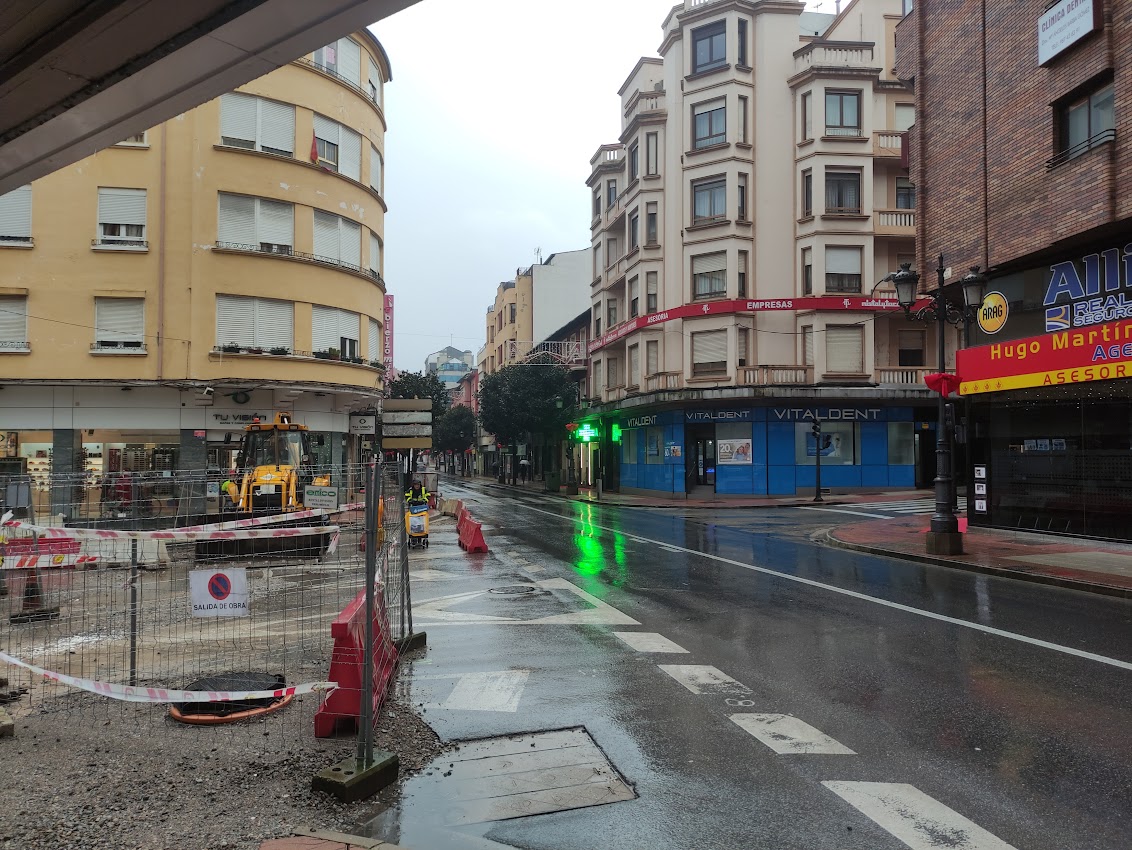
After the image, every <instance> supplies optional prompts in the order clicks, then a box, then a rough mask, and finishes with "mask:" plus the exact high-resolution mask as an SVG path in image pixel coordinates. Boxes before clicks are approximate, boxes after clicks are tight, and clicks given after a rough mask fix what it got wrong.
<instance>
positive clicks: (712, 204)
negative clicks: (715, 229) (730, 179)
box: [692, 178, 727, 224]
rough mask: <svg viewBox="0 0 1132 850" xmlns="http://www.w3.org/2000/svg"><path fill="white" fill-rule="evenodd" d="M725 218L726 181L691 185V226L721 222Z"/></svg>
mask: <svg viewBox="0 0 1132 850" xmlns="http://www.w3.org/2000/svg"><path fill="white" fill-rule="evenodd" d="M726 217H727V181H726V180H724V179H723V178H713V179H711V180H701V181H699V182H698V183H693V184H692V224H707V223H710V222H713V221H723V219H725V218H726Z"/></svg>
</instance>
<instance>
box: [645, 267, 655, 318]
mask: <svg viewBox="0 0 1132 850" xmlns="http://www.w3.org/2000/svg"><path fill="white" fill-rule="evenodd" d="M656 287H657V284H656V272H648V273H646V274H645V312H646V313H655V312H656V297H657V296H656Z"/></svg>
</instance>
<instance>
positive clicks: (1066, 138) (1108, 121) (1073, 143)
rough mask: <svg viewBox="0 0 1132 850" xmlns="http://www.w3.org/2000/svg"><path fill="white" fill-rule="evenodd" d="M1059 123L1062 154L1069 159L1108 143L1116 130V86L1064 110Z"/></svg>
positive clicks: (1109, 87)
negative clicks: (1114, 106)
mask: <svg viewBox="0 0 1132 850" xmlns="http://www.w3.org/2000/svg"><path fill="white" fill-rule="evenodd" d="M1059 119H1060V120H1059V124H1060V128H1059V129H1060V142H1061V152H1062V153H1064V154H1066V155H1067V156H1066V158H1072V157H1075V156H1080V155H1081V154H1083V153H1084V152H1085V151H1087V150H1089V149H1090V148H1094V147H1096V146H1097V145H1099V144H1101V143H1103V142H1106V141H1108V140H1109V138H1110V136H1111V132H1110V131H1111V130H1112V129H1113V128H1114V127H1115V126H1116V125H1115V123H1114V112H1113V88H1112V83H1109V84H1108V85H1106V86H1105V87H1104V88H1102V89H1100V90H1098V91H1095V92H1093V93H1091V94H1089V95H1086V96H1085V97H1082V98H1079V99H1077V100H1075V101H1073V102H1072V103H1069V104H1068V105H1066V106H1064V107H1062V109H1061V115H1060V116H1059Z"/></svg>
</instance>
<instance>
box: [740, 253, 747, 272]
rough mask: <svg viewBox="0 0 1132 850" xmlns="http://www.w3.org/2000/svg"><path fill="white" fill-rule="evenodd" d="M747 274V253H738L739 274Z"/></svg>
mask: <svg viewBox="0 0 1132 850" xmlns="http://www.w3.org/2000/svg"><path fill="white" fill-rule="evenodd" d="M746 273H747V252H746V251H740V252H739V274H746Z"/></svg>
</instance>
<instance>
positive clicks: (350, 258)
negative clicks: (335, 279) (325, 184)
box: [338, 218, 362, 339]
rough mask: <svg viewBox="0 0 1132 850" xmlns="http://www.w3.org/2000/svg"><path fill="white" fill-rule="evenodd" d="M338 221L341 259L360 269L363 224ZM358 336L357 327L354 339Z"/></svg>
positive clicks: (344, 220) (342, 219) (345, 220)
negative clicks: (340, 234)
mask: <svg viewBox="0 0 1132 850" xmlns="http://www.w3.org/2000/svg"><path fill="white" fill-rule="evenodd" d="M338 221H339V223H340V224H339V226H340V227H341V229H342V236H341V242H340V245H341V247H340V249H339V250H340V252H341V254H340V256H341V261H342V262H343V263H348V264H349V265H351V266H356V267H357V268H359V269H360V268H362V226H361V225H360V224H358V223H357V222H356V221H350V220H349V219H345V218H339V219H338ZM357 336H358V331H357V329H355V330H354V339H357Z"/></svg>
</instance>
